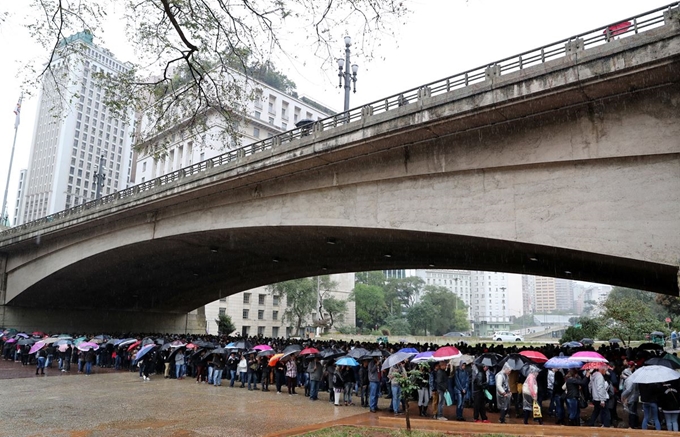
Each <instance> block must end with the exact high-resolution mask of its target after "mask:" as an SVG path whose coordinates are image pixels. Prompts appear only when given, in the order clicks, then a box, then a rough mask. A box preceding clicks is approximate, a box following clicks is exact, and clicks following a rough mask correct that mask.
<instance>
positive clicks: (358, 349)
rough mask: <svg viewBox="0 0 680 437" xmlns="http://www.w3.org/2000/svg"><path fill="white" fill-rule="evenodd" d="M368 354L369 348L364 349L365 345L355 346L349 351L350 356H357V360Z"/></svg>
mask: <svg viewBox="0 0 680 437" xmlns="http://www.w3.org/2000/svg"><path fill="white" fill-rule="evenodd" d="M368 354H369V352H368V350H366V349H364V348H363V347H355V348H354V349H352V350H351V351H349V352H347V356H348V357H352V358H356V359H357V360H358V359H359V358H361V357H363V356H365V355H368Z"/></svg>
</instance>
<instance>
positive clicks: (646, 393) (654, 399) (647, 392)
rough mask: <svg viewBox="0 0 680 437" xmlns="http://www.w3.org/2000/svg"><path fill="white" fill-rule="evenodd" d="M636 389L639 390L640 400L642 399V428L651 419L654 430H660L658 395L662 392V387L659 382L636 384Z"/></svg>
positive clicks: (646, 426)
mask: <svg viewBox="0 0 680 437" xmlns="http://www.w3.org/2000/svg"><path fill="white" fill-rule="evenodd" d="M638 390H640V400H641V401H642V411H643V412H644V417H643V418H642V429H647V428H648V427H649V422H650V421H653V422H654V427H655V428H656V430H657V431H660V430H661V423H660V422H659V396H660V395H661V394H662V390H663V388H662V387H661V385H660V384H638Z"/></svg>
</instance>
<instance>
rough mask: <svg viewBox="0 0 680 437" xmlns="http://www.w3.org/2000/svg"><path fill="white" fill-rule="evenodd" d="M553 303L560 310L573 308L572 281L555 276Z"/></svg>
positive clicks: (571, 309)
mask: <svg viewBox="0 0 680 437" xmlns="http://www.w3.org/2000/svg"><path fill="white" fill-rule="evenodd" d="M555 305H556V307H557V309H558V310H560V311H573V310H574V281H571V280H569V279H562V278H555Z"/></svg>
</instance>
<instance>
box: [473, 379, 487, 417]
mask: <svg viewBox="0 0 680 437" xmlns="http://www.w3.org/2000/svg"><path fill="white" fill-rule="evenodd" d="M487 370H489V367H488V366H482V368H481V369H479V368H473V372H475V371H476V374H475V375H474V376H473V378H472V403H473V418H474V420H475V422H483V423H489V418H488V417H487V416H486V401H487V398H486V396H485V395H484V390H486V387H487V383H488V381H487V380H486V371H487Z"/></svg>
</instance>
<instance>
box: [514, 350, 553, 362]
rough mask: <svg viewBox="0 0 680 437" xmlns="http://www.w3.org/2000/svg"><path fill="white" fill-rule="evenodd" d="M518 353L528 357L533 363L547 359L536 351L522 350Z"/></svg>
mask: <svg viewBox="0 0 680 437" xmlns="http://www.w3.org/2000/svg"><path fill="white" fill-rule="evenodd" d="M519 354H520V355H524V356H525V357H527V358H529V359H530V360H531V361H533V362H534V363H545V362H546V361H548V357H546V356H545V355H543V354H542V353H540V352H538V351H531V350H529V351H522V352H520V353H519Z"/></svg>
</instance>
